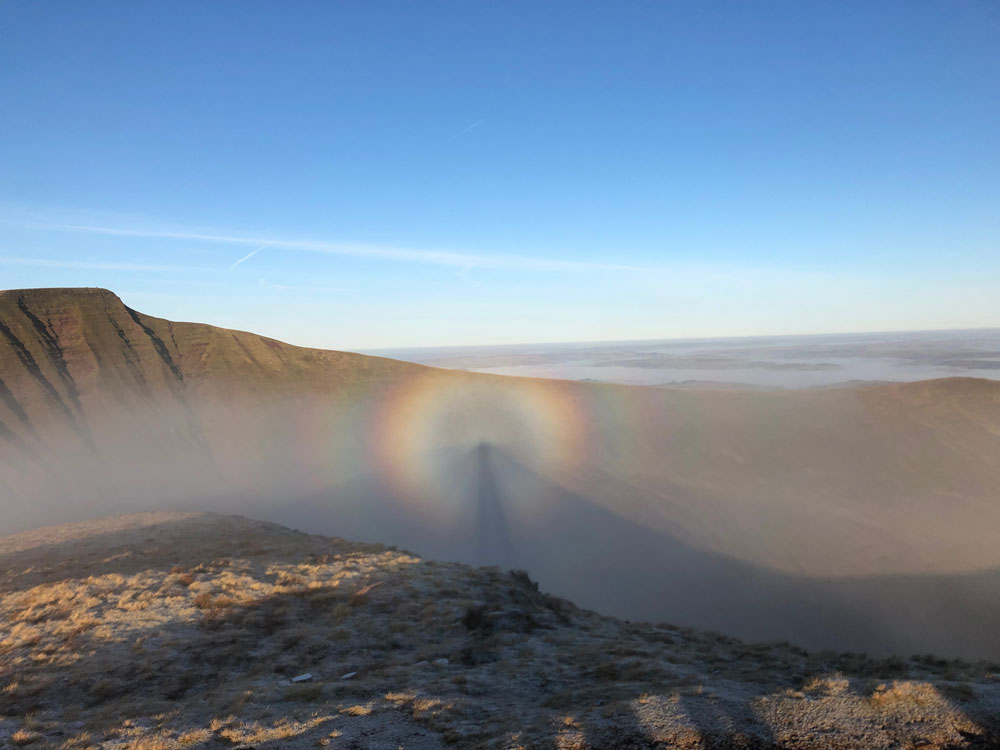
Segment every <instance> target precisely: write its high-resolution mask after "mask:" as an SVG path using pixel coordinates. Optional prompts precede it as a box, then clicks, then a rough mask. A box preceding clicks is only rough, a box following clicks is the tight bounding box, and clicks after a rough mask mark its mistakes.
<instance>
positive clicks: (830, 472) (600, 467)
mask: <svg viewBox="0 0 1000 750" xmlns="http://www.w3.org/2000/svg"><path fill="white" fill-rule="evenodd" d="M0 325H2V327H0V482H2V483H3V488H4V496H3V501H2V505H0V523H2V525H3V526H4V527H5V528H7V529H12V530H13V529H19V528H28V527H31V526H34V525H39V524H40V523H43V522H46V521H48V522H51V521H52V520H63V519H65V520H76V519H82V518H87V517H93V516H94V515H98V514H102V513H113V512H121V511H128V510H145V509H154V508H198V509H203V508H211V509H215V510H223V511H229V512H249V513H252V514H254V515H258V516H261V517H267V518H270V519H273V520H277V521H280V522H284V523H291V524H294V525H296V526H299V527H302V528H309V529H311V530H317V531H324V532H328V533H336V534H340V535H343V536H349V537H352V538H360V539H370V540H373V541H380V542H385V543H393V544H400V545H403V546H406V547H407V548H411V549H415V550H418V551H419V552H421V553H423V554H430V555H433V556H435V557H440V558H445V559H457V560H464V561H468V562H474V563H477V564H486V563H499V564H503V565H505V566H509V567H517V568H524V569H527V570H528V571H529V572H530V573H531V575H532V576H533V577H536V578H537V579H538V580H540V581H541V582H542V584H543V585H545V586H546V587H547V588H549V589H550V590H553V591H555V592H556V593H559V594H565V595H571V596H573V597H574V598H575V599H577V600H578V601H579V602H581V603H582V604H585V605H586V606H593V607H595V608H598V609H600V610H602V611H604V612H608V613H614V614H618V615H620V616H624V617H630V618H635V617H642V618H647V619H665V620H671V621H674V622H679V623H682V624H686V625H692V626H702V627H712V628H715V629H718V630H723V631H725V632H727V633H730V634H735V635H741V636H743V637H749V638H758V639H760V638H786V639H790V640H793V641H795V642H799V643H802V644H808V645H811V646H814V647H825V646H829V647H836V648H841V649H843V648H850V649H872V650H875V651H878V652H881V653H892V652H900V653H904V654H908V653H914V652H927V651H936V652H940V653H942V654H945V655H960V656H964V657H969V658H972V657H987V656H989V657H994V658H1000V651H998V650H997V649H998V648H1000V647H998V646H997V645H996V642H995V639H994V638H993V637H992V635H991V634H992V633H993V632H996V630H997V629H998V628H1000V603H998V601H997V599H996V597H995V596H993V595H992V593H991V592H992V591H995V582H996V580H997V573H996V571H997V570H1000V503H998V501H997V500H998V492H1000V489H998V488H1000V383H997V382H992V381H982V380H974V379H958V378H956V379H948V380H939V381H926V382H921V383H911V384H905V385H880V386H863V387H857V388H842V389H831V390H818V391H778V392H761V391H700V390H689V389H682V390H664V389H652V388H638V387H625V386H614V385H604V384H595V383H575V382H566V381H544V380H531V379H520V378H506V377H499V376H488V375H475V374H470V373H463V372H456V371H448V370H437V369H434V368H427V367H421V366H417V365H411V364H407V363H403V362H396V361H392V360H386V359H380V358H373V357H366V356H362V355H356V354H348V353H341V352H325V351H318V350H311V349H303V348H299V347H293V346H289V345H287V344H283V343H280V342H277V341H274V340H271V339H266V338H262V337H260V336H256V335H253V334H249V333H242V332H234V331H228V330H224V329H219V328H214V327H211V326H206V325H199V324H191V323H171V322H169V321H165V320H160V319H156V318H151V317H149V316H145V315H142V314H141V313H138V312H136V311H133V310H131V309H129V308H128V307H127V306H125V305H124V304H123V303H122V302H121V300H119V299H118V298H117V297H116V296H115V295H113V294H112V293H110V292H107V291H104V290H27V291H8V292H0Z"/></svg>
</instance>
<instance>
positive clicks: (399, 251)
mask: <svg viewBox="0 0 1000 750" xmlns="http://www.w3.org/2000/svg"><path fill="white" fill-rule="evenodd" d="M34 226H35V227H36V228H38V229H47V230H59V231H67V232H86V233H90V234H104V235H111V236H118V237H146V238H150V239H160V240H178V241H185V242H210V243H220V244H231V245H256V246H259V247H258V248H257V251H259V250H260V249H261V248H263V247H273V248H278V249H284V250H299V251H304V252H312V253H326V254H330V255H345V256H352V257H358V258H369V259H373V260H391V261H402V262H408V263H422V264H427V265H437V266H448V267H453V268H454V267H457V268H459V269H463V268H464V269H474V268H487V269H498V270H517V271H555V272H559V271H564V272H586V271H621V272H627V271H650V270H651V269H648V268H643V267H641V266H633V265H627V264H621V263H594V262H590V261H576V260H556V259H551V258H543V257H538V256H529V255H494V254H474V253H463V252H452V251H449V250H420V249H414V248H403V247H395V246H391V245H371V244H364V243H351V242H329V241H317V240H300V239H295V238H287V237H262V236H252V235H241V234H229V233H222V232H211V231H208V232H206V231H197V230H186V229H157V228H136V227H115V226H106V225H94V224H44V225H41V224H35V225H34ZM257 251H255V252H257ZM253 254H254V253H249V254H248V255H247V256H245V257H244V258H242V259H241V260H240V261H237V265H238V264H239V263H241V262H242V261H243V260H246V258H249V257H251V256H252V255H253Z"/></svg>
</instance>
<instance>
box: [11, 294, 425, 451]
mask: <svg viewBox="0 0 1000 750" xmlns="http://www.w3.org/2000/svg"><path fill="white" fill-rule="evenodd" d="M421 369H423V368H420V367H419V366H417V365H410V364H406V363H402V362H395V361H392V360H386V359H381V358H378V357H366V356H362V355H358V354H349V353H345V352H334V351H323V350H316V349H304V348H301V347H295V346H291V345H289V344H284V343H282V342H280V341H275V340H274V339H269V338H265V337H263V336H257V335H255V334H251V333H245V332H242V331H229V330H225V329H221V328H215V327H213V326H208V325H200V324H195V323H174V322H171V321H168V320H161V319H159V318H153V317H150V316H148V315H144V314H142V313H140V312H137V311H136V310H133V309H132V308H130V307H128V306H126V305H125V304H124V303H123V302H122V301H121V300H120V299H119V298H118V297H117V296H116V295H115V294H113V293H112V292H110V291H108V290H106V289H31V290H12V291H3V292H0V425H2V427H0V431H2V432H3V434H4V435H7V436H8V437H12V436H24V435H31V434H37V432H38V430H39V429H41V428H45V429H46V430H48V429H50V428H52V427H53V426H58V425H59V424H60V423H63V424H62V426H63V427H65V428H68V429H71V430H73V431H75V432H76V433H77V434H78V436H79V437H80V438H81V439H83V440H92V439H95V437H94V435H93V434H92V431H91V430H90V429H89V427H90V424H89V423H90V422H91V420H93V419H96V418H99V417H100V416H101V415H102V413H106V412H108V411H109V410H112V409H125V410H128V411H136V412H137V413H140V414H143V413H147V412H149V411H150V410H152V411H155V412H157V413H161V414H162V413H163V412H164V411H165V410H166V411H170V410H172V409H173V408H174V407H179V408H180V409H181V410H182V411H188V412H190V413H191V415H192V422H191V423H190V427H189V429H190V430H191V434H192V435H193V434H194V433H196V432H197V427H196V426H195V425H197V419H196V417H197V415H196V408H195V407H196V406H197V404H198V403H199V402H207V401H209V400H211V401H213V402H218V401H234V400H236V399H240V398H253V397H257V398H263V397H275V396H277V395H285V394H289V393H294V392H296V391H300V392H301V391H308V392H309V393H311V394H337V393H338V392H342V391H343V390H345V389H347V388H349V387H351V386H352V385H354V384H359V383H360V384H366V385H367V384H370V383H372V382H373V381H377V380H379V379H383V378H392V377H394V376H398V375H402V374H405V373H408V372H414V371H417V370H421Z"/></svg>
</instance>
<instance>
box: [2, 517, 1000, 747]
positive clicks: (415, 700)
mask: <svg viewBox="0 0 1000 750" xmlns="http://www.w3.org/2000/svg"><path fill="white" fill-rule="evenodd" d="M0 617H2V623H3V625H2V628H0V746H4V745H7V744H9V745H11V746H15V747H18V746H26V747H52V748H64V749H65V750H95V749H97V748H102V749H103V748H121V749H122V750H124V749H125V748H138V749H139V750H142V749H143V748H146V749H147V750H148V749H151V748H206V749H207V748H214V747H221V746H234V747H254V748H279V747H280V748H307V747H309V748H311V747H317V746H319V747H324V746H343V747H367V746H370V745H371V743H376V744H382V745H385V746H390V745H391V746H393V747H397V746H400V745H402V746H405V747H415V748H436V747H497V748H500V747H503V748H507V747H525V748H528V747H574V748H603V747H612V746H630V747H656V746H659V747H663V746H667V747H681V748H685V747H690V748H696V747H698V748H701V747H755V748H773V747H787V748H848V747H852V748H854V747H866V748H890V747H937V748H940V749H942V750H943V749H944V748H961V747H968V748H986V747H990V746H991V745H989V744H988V743H989V742H996V734H995V732H996V731H997V727H996V724H995V717H997V716H998V715H1000V670H998V667H997V666H996V665H990V664H967V663H962V662H954V661H945V660H939V659H936V658H935V657H932V656H922V657H917V658H913V659H901V658H896V659H882V660H873V659H868V658H866V657H864V656H862V655H858V654H836V653H831V652H822V653H813V652H807V651H804V650H802V649H800V648H797V647H795V646H792V645H789V644H749V643H744V642H741V641H738V640H735V639H732V638H728V637H726V636H723V635H720V634H714V633H707V632H699V631H696V630H691V629H688V628H681V627H675V626H672V625H669V624H648V623H627V622H622V621H620V620H616V619H614V618H610V617H604V616H601V615H598V614H596V613H593V612H589V611H586V610H582V609H578V608H577V607H575V606H573V605H572V604H571V603H569V602H566V601H563V600H560V599H557V598H554V597H551V596H548V595H546V594H545V593H543V592H541V591H539V590H538V587H537V586H536V585H535V584H534V583H533V582H532V581H531V579H530V578H528V576H527V575H525V574H523V573H518V572H505V571H501V570H498V569H495V568H471V567H468V566H464V565H460V564H453V563H433V562H425V561H423V560H421V559H419V558H417V557H416V556H414V555H411V554H409V553H406V552H402V551H398V550H393V549H388V548H385V547H382V546H380V545H366V544H356V543H351V542H346V541H344V540H340V539H329V538H324V537H318V536H311V535H306V534H302V533H299V532H294V531H291V530H289V529H285V528H282V527H280V526H276V525H274V524H265V523H259V522H255V521H250V520H247V519H245V518H241V517H220V516H213V515H208V514H162V513H161V514H140V515H136V516H130V517H118V518H113V519H108V520H105V521H95V522H88V523H84V524H78V525H74V526H67V527H55V528H52V529H43V530H39V531H37V532H30V533H28V534H22V535H17V536H15V537H7V538H2V539H0ZM305 673H309V674H310V675H311V676H310V677H309V678H307V679H304V680H301V681H293V680H294V678H295V677H297V676H299V675H303V674H305ZM623 743H624V744H623Z"/></svg>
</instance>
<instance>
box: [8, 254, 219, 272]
mask: <svg viewBox="0 0 1000 750" xmlns="http://www.w3.org/2000/svg"><path fill="white" fill-rule="evenodd" d="M0 265H4V266H20V267H23V268H66V269H83V270H91V271H140V272H156V273H160V272H182V273H191V272H195V271H207V270H211V269H207V268H196V267H193V266H164V265H156V264H150V263H109V262H105V261H89V260H63V259H59V258H17V257H11V256H0Z"/></svg>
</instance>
